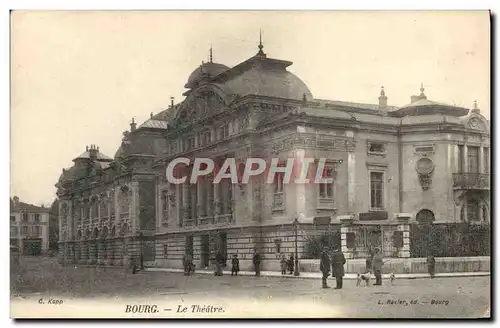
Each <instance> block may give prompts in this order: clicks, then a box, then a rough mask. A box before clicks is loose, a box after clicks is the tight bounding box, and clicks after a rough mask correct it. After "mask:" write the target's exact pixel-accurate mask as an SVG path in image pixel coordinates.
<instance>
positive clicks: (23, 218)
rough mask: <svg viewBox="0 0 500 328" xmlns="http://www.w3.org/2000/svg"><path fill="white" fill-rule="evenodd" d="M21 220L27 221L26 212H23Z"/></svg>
mask: <svg viewBox="0 0 500 328" xmlns="http://www.w3.org/2000/svg"><path fill="white" fill-rule="evenodd" d="M22 220H23V222H28V213H23V215H22Z"/></svg>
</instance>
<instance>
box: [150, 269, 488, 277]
mask: <svg viewBox="0 0 500 328" xmlns="http://www.w3.org/2000/svg"><path fill="white" fill-rule="evenodd" d="M145 271H151V272H178V273H182V272H184V271H183V270H182V269H168V268H146V269H145ZM223 272H224V275H231V271H223ZM195 274H210V275H213V274H214V271H213V270H196V272H195ZM238 275H239V276H253V275H255V273H254V272H252V271H240V272H238ZM260 275H261V277H276V278H295V279H321V276H322V275H321V273H320V272H301V273H300V276H298V277H296V276H294V275H293V274H292V275H290V274H287V275H284V276H282V275H281V272H277V271H261V272H260ZM489 275H490V273H489V272H450V273H436V274H435V275H434V277H436V278H457V277H485V276H489ZM356 278H357V275H356V274H355V273H346V274H345V276H344V279H356ZM382 278H383V279H388V278H389V274H383V275H382ZM421 278H429V274H427V273H400V274H397V275H396V279H421Z"/></svg>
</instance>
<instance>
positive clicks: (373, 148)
mask: <svg viewBox="0 0 500 328" xmlns="http://www.w3.org/2000/svg"><path fill="white" fill-rule="evenodd" d="M368 152H369V153H376V154H383V153H385V145H384V144H383V143H379V142H370V143H369V144H368Z"/></svg>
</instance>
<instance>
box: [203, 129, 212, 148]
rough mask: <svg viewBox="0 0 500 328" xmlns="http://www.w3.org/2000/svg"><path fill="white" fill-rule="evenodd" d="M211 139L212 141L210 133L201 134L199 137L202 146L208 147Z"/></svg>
mask: <svg viewBox="0 0 500 328" xmlns="http://www.w3.org/2000/svg"><path fill="white" fill-rule="evenodd" d="M211 139H212V133H211V132H210V131H205V132H203V134H202V136H201V140H202V145H203V146H206V145H209V144H210V142H211Z"/></svg>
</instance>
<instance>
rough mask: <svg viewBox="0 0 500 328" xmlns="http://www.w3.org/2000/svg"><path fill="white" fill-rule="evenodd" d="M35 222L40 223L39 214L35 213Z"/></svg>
mask: <svg viewBox="0 0 500 328" xmlns="http://www.w3.org/2000/svg"><path fill="white" fill-rule="evenodd" d="M35 223H40V214H35Z"/></svg>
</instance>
